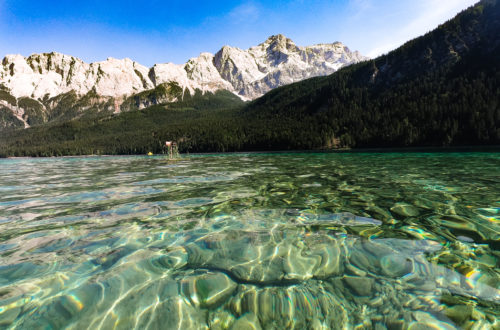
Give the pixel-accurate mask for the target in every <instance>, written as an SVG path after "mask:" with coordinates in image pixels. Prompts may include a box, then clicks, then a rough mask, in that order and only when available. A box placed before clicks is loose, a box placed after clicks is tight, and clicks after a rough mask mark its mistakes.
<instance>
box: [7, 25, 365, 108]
mask: <svg viewBox="0 0 500 330" xmlns="http://www.w3.org/2000/svg"><path fill="white" fill-rule="evenodd" d="M365 59H366V58H365V57H363V56H361V55H360V54H359V53H357V52H351V51H350V50H349V49H348V48H347V47H345V46H344V45H343V44H341V43H333V44H320V45H314V46H309V47H302V46H297V45H296V44H295V43H294V42H293V41H292V40H291V39H289V38H287V37H285V36H284V35H282V34H277V35H273V36H270V37H269V38H268V39H267V40H266V41H264V42H263V43H261V44H259V45H257V46H254V47H251V48H249V49H247V50H242V49H240V48H236V47H231V46H224V47H222V48H221V49H220V50H219V51H218V52H217V53H216V54H215V55H214V54H211V53H201V54H200V55H199V56H198V57H195V58H191V59H190V60H189V61H187V62H186V63H185V64H183V65H176V64H173V63H163V64H155V65H154V66H153V67H151V68H147V67H145V66H143V65H141V64H139V63H137V62H135V61H133V60H131V59H129V58H125V59H116V58H112V57H109V58H107V59H106V60H105V61H100V62H94V63H85V62H84V61H82V60H80V59H78V58H76V57H74V56H69V55H65V54H60V53H56V52H52V53H42V54H32V55H30V56H28V57H23V56H21V55H7V56H5V58H4V59H3V61H2V65H0V87H1V88H2V90H3V91H5V92H6V93H8V94H10V96H9V97H13V98H14V99H16V98H22V97H28V98H32V99H34V100H35V101H37V102H38V101H40V102H42V101H43V102H45V101H44V100H47V99H54V101H51V103H50V107H53V106H57V98H56V97H58V96H60V95H63V94H67V93H71V95H75V97H76V98H77V99H82V98H83V97H84V96H85V95H87V94H88V93H92V95H96V96H97V97H98V98H101V99H103V100H107V101H106V102H108V101H109V99H114V100H115V101H116V102H122V101H120V100H124V99H126V98H127V97H130V96H133V95H136V94H138V93H141V92H145V91H148V90H153V89H155V88H156V87H158V86H160V85H162V84H165V83H168V84H174V85H177V86H179V87H180V88H181V89H182V90H183V91H189V92H191V93H193V92H194V91H195V90H197V89H199V90H201V91H202V92H208V91H210V92H214V91H217V90H221V89H223V90H228V91H230V92H232V93H234V94H236V95H238V96H239V97H241V98H242V99H244V100H252V99H255V98H257V97H259V96H262V95H263V94H265V93H267V92H268V91H270V90H271V89H273V88H276V87H279V86H283V85H285V84H289V83H293V82H296V81H299V80H302V79H306V78H310V77H314V76H321V75H328V74H331V73H333V72H335V71H336V70H338V69H339V68H341V67H343V66H346V65H349V64H352V63H356V62H359V61H363V60H365ZM168 100H171V98H169V99H168ZM0 101H1V100H0ZM155 102H162V100H161V99H155ZM4 103H6V102H4ZM7 103H8V102H7ZM14 103H15V102H14ZM44 104H46V103H44ZM47 104H48V103H47ZM149 105H151V104H150V103H148V104H144V105H140V104H139V105H137V107H138V108H142V107H145V106H149ZM5 106H7V105H5ZM116 108H117V106H116V105H114V106H113V109H116ZM16 111H18V113H20V114H21V115H19V116H21V117H22V116H23V115H22V113H23V111H22V109H17V110H16ZM47 111H49V110H47ZM82 111H84V110H82Z"/></svg>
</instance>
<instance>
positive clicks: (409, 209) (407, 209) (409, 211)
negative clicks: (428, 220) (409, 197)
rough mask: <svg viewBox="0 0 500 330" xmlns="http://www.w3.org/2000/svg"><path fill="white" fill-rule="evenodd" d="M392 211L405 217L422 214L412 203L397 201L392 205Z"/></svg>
mask: <svg viewBox="0 0 500 330" xmlns="http://www.w3.org/2000/svg"><path fill="white" fill-rule="evenodd" d="M391 211H392V212H394V213H396V214H399V215H401V216H403V217H416V216H418V215H419V214H420V212H419V211H418V209H417V208H416V207H415V206H413V205H410V204H406V203H396V204H394V206H393V207H391Z"/></svg>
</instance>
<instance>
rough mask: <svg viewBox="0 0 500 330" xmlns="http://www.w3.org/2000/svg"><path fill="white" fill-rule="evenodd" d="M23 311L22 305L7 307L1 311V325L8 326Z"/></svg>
mask: <svg viewBox="0 0 500 330" xmlns="http://www.w3.org/2000/svg"><path fill="white" fill-rule="evenodd" d="M20 313H21V308H20V307H14V308H10V309H7V310H6V311H3V312H1V313H0V326H8V325H10V324H11V323H12V322H14V320H15V319H16V318H17V317H18V316H19V314H20Z"/></svg>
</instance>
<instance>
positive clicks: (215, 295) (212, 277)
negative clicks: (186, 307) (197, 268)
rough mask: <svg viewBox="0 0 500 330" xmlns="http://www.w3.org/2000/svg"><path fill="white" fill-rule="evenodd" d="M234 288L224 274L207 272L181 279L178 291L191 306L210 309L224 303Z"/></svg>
mask: <svg viewBox="0 0 500 330" xmlns="http://www.w3.org/2000/svg"><path fill="white" fill-rule="evenodd" d="M236 286H237V285H236V283H235V282H233V281H232V280H231V279H230V278H229V277H228V276H227V275H226V274H223V273H212V272H208V273H205V274H201V275H194V276H189V277H187V278H185V279H183V280H182V281H181V282H180V291H181V292H182V294H183V295H184V296H185V297H186V298H187V299H189V301H190V302H191V304H192V305H194V306H200V307H203V308H212V307H217V306H218V305H220V304H221V303H222V302H224V301H225V300H226V299H227V298H228V297H229V296H230V295H231V294H232V293H233V291H234V290H235V289H236Z"/></svg>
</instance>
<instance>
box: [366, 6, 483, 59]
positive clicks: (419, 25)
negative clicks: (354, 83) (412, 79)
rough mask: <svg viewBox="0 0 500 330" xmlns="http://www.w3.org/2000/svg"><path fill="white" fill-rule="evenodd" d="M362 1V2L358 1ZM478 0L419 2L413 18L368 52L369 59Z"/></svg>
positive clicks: (419, 33)
mask: <svg viewBox="0 0 500 330" xmlns="http://www.w3.org/2000/svg"><path fill="white" fill-rule="evenodd" d="M358 1H362V0H358ZM477 2H478V0H420V2H419V3H418V6H416V8H415V10H416V14H415V18H414V19H413V20H411V21H410V22H408V24H406V26H405V27H404V28H402V29H400V30H399V31H397V32H395V33H394V34H392V35H391V36H390V38H384V40H381V45H380V46H377V47H375V48H373V49H372V50H370V51H369V52H368V56H369V57H372V58H373V57H376V56H379V55H381V54H384V53H387V52H389V51H391V50H393V49H395V48H397V47H399V46H401V45H402V44H404V43H405V42H407V41H409V40H411V39H413V38H416V37H418V36H420V35H423V34H425V33H427V32H429V31H431V30H433V29H435V28H436V27H437V26H438V25H439V24H442V23H444V22H445V21H447V20H449V19H451V18H453V17H454V16H455V15H456V14H457V13H459V12H460V11H461V10H463V9H465V8H467V7H469V6H472V5H474V4H475V3H477Z"/></svg>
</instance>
